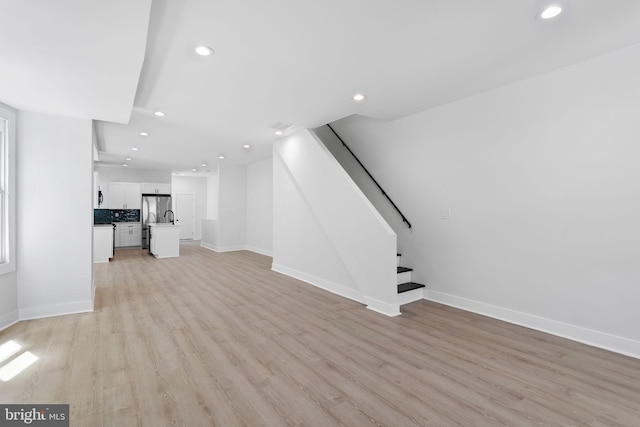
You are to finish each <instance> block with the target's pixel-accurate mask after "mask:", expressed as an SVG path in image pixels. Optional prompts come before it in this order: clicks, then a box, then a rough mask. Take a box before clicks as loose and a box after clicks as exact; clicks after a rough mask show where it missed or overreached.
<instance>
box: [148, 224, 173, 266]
mask: <svg viewBox="0 0 640 427" xmlns="http://www.w3.org/2000/svg"><path fill="white" fill-rule="evenodd" d="M149 252H150V253H151V254H152V255H153V256H154V257H156V258H172V257H178V256H180V226H179V225H173V224H149Z"/></svg>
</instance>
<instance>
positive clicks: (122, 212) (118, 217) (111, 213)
mask: <svg viewBox="0 0 640 427" xmlns="http://www.w3.org/2000/svg"><path fill="white" fill-rule="evenodd" d="M112 222H140V209H94V210H93V223H94V224H110V223H112Z"/></svg>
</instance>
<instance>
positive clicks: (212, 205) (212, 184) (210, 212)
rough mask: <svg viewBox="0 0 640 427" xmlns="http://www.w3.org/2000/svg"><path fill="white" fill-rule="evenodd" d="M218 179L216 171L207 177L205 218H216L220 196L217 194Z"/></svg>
mask: <svg viewBox="0 0 640 427" xmlns="http://www.w3.org/2000/svg"><path fill="white" fill-rule="evenodd" d="M219 181H220V180H219V177H218V174H217V173H216V174H215V175H210V176H208V177H207V215H206V218H207V219H213V220H217V219H218V210H219V208H218V199H219V198H220V195H219V194H218V187H219Z"/></svg>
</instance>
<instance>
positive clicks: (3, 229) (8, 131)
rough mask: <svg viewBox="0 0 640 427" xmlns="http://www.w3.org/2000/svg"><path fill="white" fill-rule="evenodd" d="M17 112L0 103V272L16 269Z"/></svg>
mask: <svg viewBox="0 0 640 427" xmlns="http://www.w3.org/2000/svg"><path fill="white" fill-rule="evenodd" d="M15 123H16V113H15V111H13V110H12V109H10V108H9V107H7V106H5V105H2V104H0V274H4V273H8V272H10V271H14V270H15V266H16V263H15V235H16V234H15V228H16V227H15V188H16V185H15Z"/></svg>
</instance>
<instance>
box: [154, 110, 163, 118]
mask: <svg viewBox="0 0 640 427" xmlns="http://www.w3.org/2000/svg"><path fill="white" fill-rule="evenodd" d="M153 114H154V115H156V116H158V117H164V113H163V112H162V111H156V112H155V113H153Z"/></svg>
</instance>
